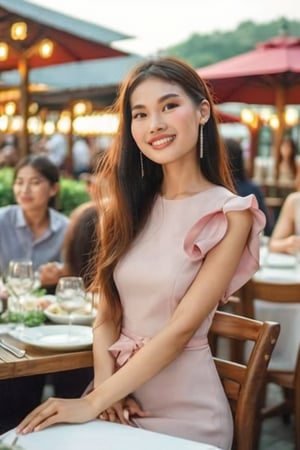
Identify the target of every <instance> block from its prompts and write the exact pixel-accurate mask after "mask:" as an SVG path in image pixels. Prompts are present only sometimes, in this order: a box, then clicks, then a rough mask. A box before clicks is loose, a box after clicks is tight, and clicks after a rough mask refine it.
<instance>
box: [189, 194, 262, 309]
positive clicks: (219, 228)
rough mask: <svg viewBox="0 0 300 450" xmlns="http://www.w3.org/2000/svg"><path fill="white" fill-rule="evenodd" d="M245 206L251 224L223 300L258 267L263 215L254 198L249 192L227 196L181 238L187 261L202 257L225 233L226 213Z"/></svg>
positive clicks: (243, 208) (198, 259)
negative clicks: (222, 202) (219, 205)
mask: <svg viewBox="0 0 300 450" xmlns="http://www.w3.org/2000/svg"><path fill="white" fill-rule="evenodd" d="M246 209H249V210H250V211H251V212H252V215H253V224H252V228H251V231H250V234H249V237H248V241H247V244H246V247H245V249H244V252H243V254H242V257H241V260H240V263H239V265H238V267H237V270H236V272H235V274H234V277H233V279H232V280H231V282H230V285H229V286H228V289H227V291H226V293H225V294H224V298H223V301H224V300H225V299H226V298H228V297H229V296H230V295H232V294H233V293H234V292H236V291H237V290H238V289H239V288H240V287H241V286H243V285H244V284H245V283H246V282H247V281H248V280H249V279H250V278H251V276H252V275H253V274H254V273H255V272H256V271H257V269H258V267H259V233H260V232H261V231H262V230H263V228H264V226H265V222H266V218H265V215H264V213H263V212H262V211H261V210H260V209H259V208H258V203H257V200H256V197H255V196H254V195H253V194H250V195H248V196H247V197H240V196H237V195H232V196H230V197H229V198H228V199H227V200H226V201H225V202H224V204H223V207H222V208H220V209H216V210H214V211H212V212H210V213H208V214H207V215H205V216H203V217H202V218H201V219H200V220H198V221H197V222H196V223H195V224H194V225H193V226H192V228H191V229H190V230H189V232H188V233H187V235H186V237H185V241H184V250H185V252H186V253H187V255H188V256H189V257H190V258H191V260H193V261H200V260H203V259H204V258H205V256H206V254H207V253H208V252H209V251H210V250H211V249H212V248H213V247H215V246H216V245H217V244H218V243H219V242H220V241H221V240H222V239H223V237H224V236H225V234H226V231H227V227H228V221H227V217H226V213H227V212H229V211H243V210H246Z"/></svg>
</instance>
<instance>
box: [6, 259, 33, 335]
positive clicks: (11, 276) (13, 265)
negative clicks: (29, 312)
mask: <svg viewBox="0 0 300 450" xmlns="http://www.w3.org/2000/svg"><path fill="white" fill-rule="evenodd" d="M6 281H7V285H8V289H9V291H10V292H11V293H12V295H13V296H14V297H15V299H16V303H15V305H16V310H17V312H18V313H19V314H20V319H21V324H19V326H18V330H19V331H21V330H23V329H24V323H23V320H24V308H23V300H24V296H26V295H27V294H29V293H30V292H31V290H32V288H33V283H34V272H33V266H32V261H30V260H25V259H24V260H21V259H20V260H15V259H13V260H11V261H10V262H9V265H8V272H7V278H6Z"/></svg>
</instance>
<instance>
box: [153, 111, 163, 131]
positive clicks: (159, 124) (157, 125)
mask: <svg viewBox="0 0 300 450" xmlns="http://www.w3.org/2000/svg"><path fill="white" fill-rule="evenodd" d="M165 128H166V124H165V122H164V120H163V118H162V117H161V115H160V114H153V116H151V122H150V132H151V133H155V132H157V131H160V130H164V129H165Z"/></svg>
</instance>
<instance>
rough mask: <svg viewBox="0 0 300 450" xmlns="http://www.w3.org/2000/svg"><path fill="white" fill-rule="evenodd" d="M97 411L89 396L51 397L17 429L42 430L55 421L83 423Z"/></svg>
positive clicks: (24, 430) (23, 431)
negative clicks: (75, 397) (78, 397)
mask: <svg viewBox="0 0 300 450" xmlns="http://www.w3.org/2000/svg"><path fill="white" fill-rule="evenodd" d="M98 414H99V411H96V410H95V408H94V407H93V404H92V402H90V401H89V400H88V398H87V397H81V398H80V399H62V398H49V399H48V400H47V401H46V402H44V403H42V404H41V405H40V406H38V407H37V408H35V409H34V410H33V411H32V412H31V413H29V414H28V415H27V416H26V417H25V419H23V420H22V422H21V423H20V424H19V425H18V427H17V429H16V431H17V433H20V434H27V433H30V432H32V431H40V430H43V429H44V428H47V427H49V426H50V425H53V424H55V423H61V422H67V423H82V422H88V421H89V420H92V419H95V418H96V417H97V415H98Z"/></svg>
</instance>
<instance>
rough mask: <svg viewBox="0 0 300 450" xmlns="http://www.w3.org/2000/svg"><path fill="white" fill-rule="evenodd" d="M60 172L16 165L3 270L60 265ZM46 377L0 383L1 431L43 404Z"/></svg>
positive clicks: (0, 211) (3, 224) (37, 160)
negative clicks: (20, 264)
mask: <svg viewBox="0 0 300 450" xmlns="http://www.w3.org/2000/svg"><path fill="white" fill-rule="evenodd" d="M58 191H59V171H58V169H57V167H56V166H55V165H54V164H53V163H52V162H51V161H50V160H49V159H48V158H47V157H46V156H41V155H35V156H28V157H25V158H24V159H22V160H21V161H20V162H19V163H18V164H17V166H16V168H15V172H14V180H13V192H14V196H15V200H16V203H17V204H16V205H9V206H4V207H2V208H0V229H1V233H0V269H1V271H2V273H4V274H5V272H6V270H7V266H8V264H9V261H10V260H11V259H20V258H26V259H31V260H32V262H33V267H34V270H35V271H38V269H39V267H40V266H41V265H42V264H45V263H46V262H48V261H61V249H62V245H63V241H64V238H65V233H66V230H67V227H68V223H69V220H68V218H67V217H66V216H64V215H63V214H61V213H59V212H58V211H56V210H55V209H54V205H55V198H56V196H57V194H58ZM44 382H45V377H44V376H42V375H39V376H34V377H23V378H12V379H9V380H1V381H0V392H1V402H0V432H4V431H6V430H7V429H9V428H11V427H13V426H15V425H16V424H17V423H18V421H19V420H20V418H21V417H23V415H24V413H25V414H26V412H28V411H30V410H31V409H32V407H34V406H36V405H38V404H39V403H40V401H41V397H42V391H43V387H44Z"/></svg>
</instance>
